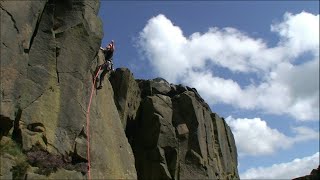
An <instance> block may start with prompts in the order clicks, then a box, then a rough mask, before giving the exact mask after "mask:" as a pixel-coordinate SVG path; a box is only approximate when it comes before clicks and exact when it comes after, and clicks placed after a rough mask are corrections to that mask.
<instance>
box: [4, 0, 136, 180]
mask: <svg viewBox="0 0 320 180" xmlns="http://www.w3.org/2000/svg"><path fill="white" fill-rule="evenodd" d="M0 3H1V5H0V7H1V9H0V10H1V113H0V115H1V120H0V127H1V128H0V131H1V132H0V135H1V143H2V145H3V142H2V139H3V136H11V137H12V139H14V140H15V141H16V142H17V143H18V144H20V145H21V147H22V150H23V152H24V153H25V154H26V156H27V159H28V161H27V163H29V168H28V169H27V171H26V172H25V174H26V176H25V177H26V178H28V177H31V178H32V177H39V178H43V176H44V177H45V176H47V177H51V178H58V179H59V178H65V177H72V176H73V175H74V173H76V174H77V173H78V174H77V176H74V177H83V178H86V175H87V169H86V168H87V161H88V159H87V151H86V150H87V140H88V133H87V130H86V125H87V123H86V114H87V113H88V112H87V105H88V103H89V97H90V93H91V86H92V73H93V71H94V69H95V67H96V65H97V61H98V57H99V56H98V49H99V46H100V43H101V39H102V35H103V33H102V23H101V21H100V19H99V18H98V17H97V13H98V9H99V2H98V1H87V0H77V1H72V0H67V1H65V0H49V1H19V2H18V1H1V2H0ZM99 53H101V52H99ZM3 154H5V153H1V161H2V160H3V159H4V158H5V157H2V155H3ZM34 154H36V155H37V154H42V155H43V156H44V157H45V158H44V159H42V161H41V159H40V158H37V156H33V155H34ZM31 157H34V158H33V159H32V158H31ZM30 158H31V159H30ZM90 159H91V177H92V178H100V179H106V178H136V177H137V176H136V170H135V167H134V156H133V153H132V150H131V147H130V145H129V143H128V141H127V139H126V137H125V133H124V131H123V128H122V123H121V121H120V117H119V114H118V111H117V108H116V106H115V103H114V101H113V91H112V88H111V85H110V83H109V82H106V83H105V88H104V89H102V90H101V91H99V92H96V91H95V92H94V95H93V98H92V104H91V111H90ZM51 160H52V162H50V161H51ZM43 161H48V163H47V164H44V162H43ZM1 164H2V162H1ZM11 164H13V165H12V166H13V167H15V166H17V165H14V163H11ZM49 166H50V167H49ZM2 168H3V167H2ZM35 168H36V169H35ZM37 168H38V169H37ZM41 168H47V170H48V169H49V170H50V169H51V170H52V171H50V172H48V173H41V172H42V171H41ZM6 172H7V171H6ZM8 172H10V170H9V171H8ZM68 174H69V175H68ZM13 176H14V175H13ZM7 177H10V176H7ZM13 178H15V177H13Z"/></svg>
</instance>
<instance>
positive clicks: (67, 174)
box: [25, 169, 86, 180]
mask: <svg viewBox="0 0 320 180" xmlns="http://www.w3.org/2000/svg"><path fill="white" fill-rule="evenodd" d="M25 179H26V180H28V179H86V178H85V176H83V175H82V174H81V173H80V172H77V171H69V170H65V169H58V170H57V171H56V172H54V173H51V174H50V175H49V176H46V175H41V174H37V173H34V172H28V173H27V174H26V176H25Z"/></svg>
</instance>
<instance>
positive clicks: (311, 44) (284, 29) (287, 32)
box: [271, 11, 319, 55]
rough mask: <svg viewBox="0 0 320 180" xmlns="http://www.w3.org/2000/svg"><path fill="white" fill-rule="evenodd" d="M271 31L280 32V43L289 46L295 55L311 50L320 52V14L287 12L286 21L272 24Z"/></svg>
mask: <svg viewBox="0 0 320 180" xmlns="http://www.w3.org/2000/svg"><path fill="white" fill-rule="evenodd" d="M271 31H274V32H278V33H279V35H280V37H281V41H280V45H282V46H287V47H288V49H290V50H291V51H290V52H291V53H295V55H298V54H300V53H302V52H305V51H310V50H311V51H314V52H315V53H318V52H319V14H318V15H316V16H315V15H313V14H310V13H307V12H304V11H303V12H301V13H300V14H297V15H293V14H291V13H285V15H284V21H283V22H281V23H279V24H274V25H271ZM318 54H319V53H318Z"/></svg>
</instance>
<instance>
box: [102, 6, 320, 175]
mask: <svg viewBox="0 0 320 180" xmlns="http://www.w3.org/2000/svg"><path fill="white" fill-rule="evenodd" d="M99 16H100V18H101V20H102V22H103V31H104V38H103V40H102V45H101V46H105V45H106V44H107V43H109V41H111V40H114V41H115V45H116V51H115V54H114V66H115V68H118V67H127V68H129V69H130V70H131V72H132V73H133V75H134V77H135V78H136V79H153V78H156V77H162V78H165V79H166V80H167V81H168V82H169V83H174V84H183V85H186V86H190V87H195V88H196V89H197V90H198V92H199V93H200V95H201V96H202V97H203V98H204V99H205V101H206V102H207V103H208V104H209V105H210V107H211V109H212V111H214V112H216V113H217V114H219V115H220V116H221V117H224V118H225V119H226V121H227V123H228V125H229V126H230V127H231V130H232V132H233V134H234V137H235V141H236V146H237V151H238V163H239V165H238V170H239V174H240V178H241V179H291V178H294V177H299V176H303V175H307V174H310V172H311V170H312V169H314V168H317V167H318V165H319V1H103V0H102V1H101V5H100V11H99Z"/></svg>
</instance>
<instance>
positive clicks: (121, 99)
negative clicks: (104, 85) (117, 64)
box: [109, 68, 141, 129]
mask: <svg viewBox="0 0 320 180" xmlns="http://www.w3.org/2000/svg"><path fill="white" fill-rule="evenodd" d="M109 80H110V82H111V84H112V88H113V91H114V99H115V103H116V106H117V109H118V111H119V115H120V118H121V122H122V124H123V128H124V129H125V128H126V125H127V121H134V120H135V118H136V115H137V110H138V108H139V105H140V101H141V98H140V94H141V93H140V89H139V86H138V83H137V82H136V81H135V79H134V77H133V74H132V73H131V72H130V71H129V69H126V68H118V69H116V71H115V72H114V73H112V74H111V75H110V78H109Z"/></svg>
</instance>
